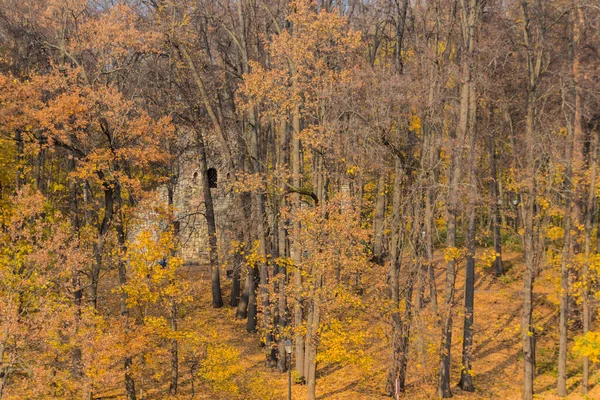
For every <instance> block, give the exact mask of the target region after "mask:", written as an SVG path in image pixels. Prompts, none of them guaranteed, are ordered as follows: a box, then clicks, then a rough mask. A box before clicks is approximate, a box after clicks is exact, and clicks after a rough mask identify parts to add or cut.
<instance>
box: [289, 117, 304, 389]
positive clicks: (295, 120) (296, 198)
mask: <svg viewBox="0 0 600 400" xmlns="http://www.w3.org/2000/svg"><path fill="white" fill-rule="evenodd" d="M299 134H300V108H299V106H296V109H295V110H294V114H293V116H292V185H293V186H294V187H296V188H299V187H300V184H301V181H300V163H301V160H300V137H299ZM292 207H293V209H294V210H299V209H300V194H299V193H294V194H293V198H292ZM299 234H300V222H299V221H297V220H295V221H294V223H293V226H292V241H291V246H290V256H291V259H292V263H294V265H295V266H296V268H295V269H294V286H295V287H296V293H295V296H296V302H295V305H294V326H295V329H296V334H295V342H296V372H297V373H298V375H299V378H300V379H301V380H302V379H304V376H305V375H304V335H303V334H302V332H301V331H300V329H301V328H302V323H303V314H304V312H303V296H302V275H301V274H300V268H299V267H300V264H301V262H302V257H301V254H300V242H299Z"/></svg>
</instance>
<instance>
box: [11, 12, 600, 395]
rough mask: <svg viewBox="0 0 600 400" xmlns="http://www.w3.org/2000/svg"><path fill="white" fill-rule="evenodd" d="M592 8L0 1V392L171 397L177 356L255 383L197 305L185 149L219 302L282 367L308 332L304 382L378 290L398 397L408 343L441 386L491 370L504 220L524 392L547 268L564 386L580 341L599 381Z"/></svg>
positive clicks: (213, 381)
mask: <svg viewBox="0 0 600 400" xmlns="http://www.w3.org/2000/svg"><path fill="white" fill-rule="evenodd" d="M599 24H600V3H599V2H598V0H547V1H536V0H529V1H527V0H522V1H521V0H520V1H517V0H502V1H501V0H410V1H409V0H349V1H335V0H329V1H326V0H324V1H321V0H318V1H314V0H292V1H278V0H232V1H229V0H222V1H217V2H215V1H205V0H114V1H113V0H18V1H17V0H0V205H1V213H0V316H1V319H0V398H2V397H3V396H7V398H48V397H52V396H54V397H62V398H74V397H83V398H85V399H92V398H94V396H96V395H97V394H98V393H99V392H102V391H104V392H106V390H107V389H106V388H116V389H114V390H115V391H114V393H117V395H119V396H120V395H123V396H125V397H126V398H127V399H129V400H133V399H136V398H144V397H145V396H156V398H164V397H165V396H166V395H167V393H168V394H169V395H172V396H177V395H178V393H181V391H182V389H181V386H182V383H181V379H180V377H181V376H183V373H184V369H185V373H186V374H187V373H188V372H187V371H188V370H189V373H190V375H189V376H190V377H191V378H190V380H189V381H186V385H191V392H192V395H193V393H194V391H195V390H196V389H195V386H194V382H195V381H194V379H195V378H200V379H201V380H202V381H203V382H208V384H209V385H212V388H213V389H212V390H214V392H215V393H220V394H224V396H230V397H227V398H234V397H235V396H236V395H238V394H239V393H238V392H237V390H238V389H237V388H235V387H232V385H231V379H230V378H231V376H232V375H233V374H235V373H236V366H235V363H236V359H237V357H238V356H239V355H238V354H237V353H236V352H235V350H234V349H232V348H230V347H228V346H226V345H224V344H221V345H217V344H215V343H216V342H211V341H210V340H209V338H208V337H209V336H210V335H209V334H207V335H208V336H198V335H197V331H199V330H206V331H207V332H208V329H209V328H207V327H206V326H203V325H202V321H199V322H198V321H196V324H194V323H190V322H189V318H188V317H187V316H189V312H190V309H192V308H193V307H210V305H208V304H198V299H197V294H198V290H199V289H198V282H194V280H190V279H186V277H185V271H184V269H183V267H182V266H183V263H184V261H185V260H183V259H182V258H181V255H180V254H179V252H178V249H179V246H180V242H181V240H182V238H181V237H180V236H181V235H180V232H181V231H180V229H181V225H182V224H183V223H185V221H184V220H181V218H177V217H176V215H177V214H176V212H175V211H176V210H174V203H173V198H174V191H175V190H176V187H177V182H178V180H179V179H181V176H182V174H186V173H189V171H185V167H184V166H185V165H186V164H185V158H186V157H189V155H190V154H192V155H193V156H192V157H193V158H194V160H195V161H196V162H197V163H198V165H199V166H200V180H201V183H202V188H203V189H202V193H201V196H202V197H201V199H198V201H199V202H200V203H202V213H201V214H202V215H203V216H204V218H205V221H206V225H207V232H208V242H207V247H208V248H207V254H208V257H207V260H206V262H207V264H208V266H209V268H210V284H211V288H212V290H211V296H212V307H214V308H221V307H224V305H225V303H228V304H227V305H225V307H235V308H236V317H237V318H239V319H245V320H246V330H247V332H251V333H254V332H257V333H259V334H260V335H257V336H260V339H258V337H257V339H256V340H257V341H258V340H260V341H261V343H262V344H263V345H264V353H265V360H266V367H270V368H277V369H278V370H279V371H280V372H285V371H287V368H288V364H287V363H286V357H285V351H284V348H283V341H284V340H285V339H292V340H293V343H294V351H293V359H294V363H293V368H294V369H295V372H294V374H295V381H296V382H297V383H298V384H306V386H307V391H308V398H309V399H313V400H314V399H315V398H316V392H317V388H316V387H317V364H318V363H319V362H320V360H323V359H327V360H334V361H335V362H338V363H355V364H357V365H361V366H363V367H365V366H368V364H370V363H372V362H373V360H372V359H371V358H370V356H368V355H367V354H365V353H364V350H363V348H364V347H365V346H364V345H365V342H366V341H368V338H367V337H366V336H367V334H366V333H364V332H366V331H367V328H366V327H365V326H364V325H361V324H362V323H361V316H364V315H365V314H376V315H378V316H379V317H380V322H381V323H382V326H385V329H386V336H385V337H387V341H386V349H387V350H386V351H387V353H388V355H389V357H388V364H386V365H385V368H386V370H387V371H388V373H387V382H386V384H385V386H386V393H387V394H388V395H390V396H396V398H397V396H400V394H401V393H402V392H404V391H405V390H406V383H407V379H408V367H409V362H410V361H411V360H413V359H416V358H420V359H421V360H425V363H424V364H425V365H430V366H435V370H436V372H435V373H436V378H434V380H437V388H438V389H437V395H438V396H439V397H442V398H447V397H451V396H452V387H453V386H454V384H453V382H459V386H460V388H461V389H462V390H463V391H474V390H475V387H476V386H477V378H476V376H474V374H473V366H472V364H473V361H474V360H473V343H474V342H473V335H474V327H473V324H474V316H476V307H475V304H474V291H475V264H476V259H477V260H480V261H481V263H482V264H486V265H487V266H488V269H487V270H486V271H488V272H487V273H490V274H493V275H494V276H495V277H496V278H497V279H502V277H503V276H504V274H505V273H506V268H505V267H506V266H505V265H503V263H502V249H503V247H504V246H505V245H506V244H507V243H510V244H511V245H512V246H513V248H515V247H516V248H518V250H519V251H520V252H522V255H523V257H522V258H523V262H522V265H521V264H520V265H519V266H515V267H514V268H515V269H516V268H519V269H520V272H519V274H518V276H519V277H520V278H522V280H523V289H522V290H523V291H522V304H521V306H522V310H521V340H522V356H523V357H522V361H515V362H522V364H523V372H524V374H523V382H524V383H523V392H522V395H523V398H524V399H532V398H533V394H534V376H535V369H536V366H535V359H536V357H535V354H536V340H537V339H538V337H539V336H540V335H542V334H543V333H542V332H541V331H540V330H539V329H538V328H537V325H536V324H537V321H536V316H535V312H534V311H535V304H536V298H535V296H534V285H535V282H536V281H539V280H543V281H544V282H554V284H555V285H556V287H555V288H553V289H552V290H554V293H555V294H556V299H557V304H556V306H557V307H556V309H557V314H558V316H559V318H558V327H557V330H558V332H559V335H558V337H559V338H560V340H559V344H558V347H559V351H558V354H557V359H556V365H557V372H558V378H557V393H558V395H559V396H566V395H567V389H568V388H567V359H568V357H567V355H568V353H569V351H571V350H574V352H573V354H575V355H576V356H577V357H581V362H582V363H583V369H582V374H581V387H582V390H583V392H584V393H586V392H587V390H588V387H589V375H590V364H591V362H595V361H597V360H598V358H599V357H600V354H599V353H598V350H597V349H598V347H600V345H599V343H600V339H599V337H598V333H597V332H594V331H593V329H592V328H593V327H594V326H595V323H596V318H595V314H596V307H595V304H596V303H595V300H596V298H597V296H596V295H597V294H599V293H600V286H599V284H598V283H599V278H600V256H599V255H598V251H599V250H600V229H599V224H600V213H598V204H599V202H598V200H599V197H600V190H599V189H598V188H599V184H598V181H599V179H598V178H597V168H598V167H597V166H598V151H599V137H598V135H599V133H600V130H599V126H598V125H599V122H600V104H599V99H600V85H599V82H600V55H599V54H600V37H599V36H600V33H599V32H600V26H599ZM214 160H217V161H218V165H220V166H223V168H222V169H223V171H219V174H220V175H219V179H220V177H221V176H225V175H226V176H227V177H228V179H227V180H226V182H224V183H223V184H224V185H226V188H225V190H226V191H227V192H228V193H229V196H230V198H231V202H232V203H231V204H232V207H231V209H230V210H228V213H227V214H226V215H225V214H224V215H218V213H216V212H215V201H216V200H215V198H214V194H213V192H212V191H211V186H213V187H214V186H215V182H212V181H211V180H214V176H213V177H211V176H209V175H210V174H209V168H208V167H209V166H210V165H215V162H211V161H214ZM221 182H222V181H221V180H220V181H219V185H221V184H222V183H221ZM161 191H166V193H167V196H166V199H167V201H163V200H162V199H163V198H162V197H161V196H160V195H159V193H161ZM163 203H164V204H163ZM148 215H151V221H150V223H148V222H149V221H148ZM218 218H228V219H230V220H231V221H234V222H235V223H234V224H232V226H233V228H232V232H228V237H230V238H232V240H231V242H230V243H223V242H222V241H220V240H219V237H220V236H219V235H218V234H217V226H218V225H217V223H216V220H217V219H218ZM134 233H136V234H134ZM233 239H235V240H233ZM476 254H482V255H481V256H477V258H476ZM438 255H441V256H438ZM463 268H464V274H461V276H464V278H465V282H464V293H462V294H459V293H457V290H456V288H457V284H456V283H457V282H456V280H457V275H458V272H459V270H461V269H463ZM225 269H230V270H231V271H230V278H231V283H229V282H227V283H225V282H223V281H222V275H224V272H225ZM440 283H442V285H440ZM225 284H226V285H227V287H228V288H229V286H230V287H231V292H230V295H228V297H229V300H228V301H227V302H224V299H223V297H224V294H223V287H224V286H225ZM438 286H440V287H438ZM363 322H364V321H363ZM455 324H460V325H462V327H463V329H462V334H463V337H462V359H461V360H457V359H455V358H452V357H451V354H452V352H451V350H452V345H453V344H454V346H456V338H455V337H454V338H453V332H454V333H456V329H453V326H454V325H455ZM426 326H430V327H431V326H433V328H431V329H433V331H435V332H436V339H435V340H436V342H435V343H431V342H427V340H429V339H426V338H425V336H422V337H421V336H420V335H421V334H422V332H424V331H425V328H424V327H426ZM199 327H202V328H199ZM349 332H354V333H353V334H349ZM361 332H362V333H361ZM240 334H241V333H240ZM572 343H574V346H571V344H572ZM431 346H434V348H435V353H436V354H432V353H431V351H428V350H427V349H429V348H431ZM570 346H571V347H570ZM415 354H417V355H415ZM456 366H459V367H458V368H457V367H456ZM457 370H460V376H454V374H455V372H456V371H457ZM111 390H112V389H111ZM185 390H186V391H187V392H189V390H190V389H189V388H187V387H186V389H185Z"/></svg>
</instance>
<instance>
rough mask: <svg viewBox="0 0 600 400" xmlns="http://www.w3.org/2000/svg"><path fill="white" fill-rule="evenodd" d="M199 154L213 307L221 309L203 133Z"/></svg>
mask: <svg viewBox="0 0 600 400" xmlns="http://www.w3.org/2000/svg"><path fill="white" fill-rule="evenodd" d="M197 140H198V152H199V162H200V177H201V179H202V195H203V200H204V208H205V212H204V215H205V219H206V225H207V231H208V253H209V257H208V258H209V263H210V281H211V291H212V306H213V307H214V308H221V307H222V306H223V296H222V295H221V274H220V272H219V253H218V249H217V225H216V222H215V208H214V204H213V198H212V193H211V191H210V184H209V181H208V162H207V159H206V146H205V143H204V137H203V135H202V132H200V131H198V132H197Z"/></svg>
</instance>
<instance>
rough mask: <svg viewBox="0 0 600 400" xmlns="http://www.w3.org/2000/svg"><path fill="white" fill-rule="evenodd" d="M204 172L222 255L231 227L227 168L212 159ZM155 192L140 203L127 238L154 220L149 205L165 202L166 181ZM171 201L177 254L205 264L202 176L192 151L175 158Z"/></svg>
mask: <svg viewBox="0 0 600 400" xmlns="http://www.w3.org/2000/svg"><path fill="white" fill-rule="evenodd" d="M208 174H209V182H210V186H211V189H210V190H211V194H212V198H213V207H214V210H215V220H216V221H215V222H216V226H217V240H218V243H219V248H220V253H221V255H224V253H226V252H227V246H228V245H229V244H230V243H231V239H232V238H230V237H229V235H230V232H232V231H233V230H232V229H231V226H232V221H231V218H230V215H231V211H230V210H231V207H232V206H233V194H232V193H230V182H229V176H228V175H229V174H228V171H227V169H226V168H225V167H224V166H223V165H221V164H218V163H214V162H213V163H211V164H209V168H208ZM155 194H156V196H154V197H153V199H152V203H151V204H146V205H144V204H141V205H140V207H139V209H140V211H139V213H138V215H137V223H136V224H135V225H134V227H133V229H131V230H130V231H129V233H128V238H129V239H130V240H133V239H135V237H136V236H137V235H138V234H139V233H140V232H141V231H142V230H143V229H147V228H149V227H150V226H152V223H153V222H154V221H155V220H156V218H157V215H156V213H154V212H153V211H149V209H150V210H151V209H152V208H153V206H156V205H160V206H165V207H166V206H167V205H168V188H167V185H166V184H164V185H162V186H160V187H158V188H157V189H156V192H155ZM157 203H158V204H157ZM173 205H174V209H175V215H174V217H175V220H176V221H179V241H180V256H181V257H182V258H183V259H184V262H185V264H186V265H204V264H207V263H208V229H207V224H206V218H205V216H204V212H205V206H204V196H203V187H202V176H201V171H200V166H199V162H198V161H197V157H196V156H195V154H189V155H186V157H182V159H181V160H180V162H179V173H178V176H177V179H176V183H175V186H174V190H173Z"/></svg>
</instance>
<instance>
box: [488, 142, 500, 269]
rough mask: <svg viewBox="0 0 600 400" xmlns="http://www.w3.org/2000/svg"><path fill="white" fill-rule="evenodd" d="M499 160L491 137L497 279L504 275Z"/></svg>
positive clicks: (491, 192)
mask: <svg viewBox="0 0 600 400" xmlns="http://www.w3.org/2000/svg"><path fill="white" fill-rule="evenodd" d="M496 165H497V160H496V143H495V139H494V137H493V136H492V135H490V175H491V180H490V194H491V197H492V202H493V204H492V226H493V230H494V251H495V252H496V258H495V259H494V274H495V275H496V277H498V276H500V275H502V236H501V235H500V226H501V224H502V220H501V216H500V203H501V199H502V198H501V197H500V191H499V188H498V180H499V179H498V177H499V174H498V172H497V170H496V169H497V168H496Z"/></svg>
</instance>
